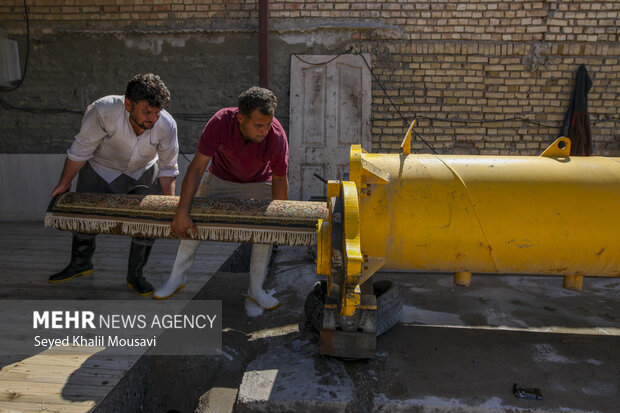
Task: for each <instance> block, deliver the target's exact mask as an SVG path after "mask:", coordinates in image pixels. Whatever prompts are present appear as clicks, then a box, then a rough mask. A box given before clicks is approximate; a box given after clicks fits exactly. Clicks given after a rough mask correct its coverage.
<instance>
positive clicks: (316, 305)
mask: <svg viewBox="0 0 620 413" xmlns="http://www.w3.org/2000/svg"><path fill="white" fill-rule="evenodd" d="M373 288H374V290H375V295H376V296H377V336H379V335H381V334H383V333H385V332H386V331H388V330H389V329H390V328H392V327H394V326H395V325H396V323H398V316H399V314H400V311H401V310H402V308H403V300H402V298H401V296H400V292H399V291H398V287H397V286H396V284H394V283H393V282H392V281H389V280H382V281H375V282H374V283H373ZM326 294H327V282H326V281H317V282H316V283H315V284H314V286H313V287H312V289H311V290H310V293H309V294H308V296H307V297H306V302H305V304H304V311H305V314H306V318H307V320H308V321H309V322H310V324H311V325H312V327H314V329H315V330H317V331H321V327H322V326H323V309H324V305H325V296H326Z"/></svg>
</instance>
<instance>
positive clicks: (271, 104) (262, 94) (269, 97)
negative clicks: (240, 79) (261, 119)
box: [239, 86, 278, 116]
mask: <svg viewBox="0 0 620 413" xmlns="http://www.w3.org/2000/svg"><path fill="white" fill-rule="evenodd" d="M277 106H278V98H276V95H274V94H273V92H272V91H271V90H269V89H265V88H262V87H258V86H253V87H251V88H249V89H248V90H246V91H245V92H243V93H242V94H240V95H239V113H241V114H242V115H245V116H251V115H252V112H254V110H256V109H260V112H261V113H262V114H263V115H267V116H273V115H274V113H275V112H276V107H277Z"/></svg>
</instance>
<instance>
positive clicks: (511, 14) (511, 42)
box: [0, 0, 620, 156]
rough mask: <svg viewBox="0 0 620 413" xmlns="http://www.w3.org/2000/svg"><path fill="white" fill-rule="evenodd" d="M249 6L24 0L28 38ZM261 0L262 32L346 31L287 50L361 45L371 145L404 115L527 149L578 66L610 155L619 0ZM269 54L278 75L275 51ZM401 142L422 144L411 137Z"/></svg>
mask: <svg viewBox="0 0 620 413" xmlns="http://www.w3.org/2000/svg"><path fill="white" fill-rule="evenodd" d="M257 3H258V2H257V1H235V0H227V1H198V0H172V1H163V0H131V1H130V0H96V1H95V0H28V4H29V12H30V13H29V17H30V27H31V37H32V38H33V39H34V42H35V43H34V47H35V48H36V42H37V41H44V40H45V39H46V37H49V36H57V35H59V34H66V33H69V34H71V33H74V34H75V33H77V34H81V35H83V34H87V33H126V32H138V33H140V32H142V33H151V34H152V33H155V34H157V33H167V32H172V33H192V32H196V31H198V32H201V33H205V32H207V33H208V32H214V33H230V32H243V31H253V30H255V29H256V27H257V17H258V7H257ZM269 7H270V28H271V33H272V34H271V36H272V37H271V38H272V43H273V42H274V41H277V40H279V39H281V38H283V37H284V36H286V35H290V34H291V33H295V32H297V34H299V35H302V36H303V35H304V34H306V33H308V36H310V34H313V33H316V32H317V31H321V30H323V31H329V30H346V31H347V33H349V34H350V35H349V36H348V37H347V41H345V42H342V41H339V42H333V43H327V42H324V44H314V43H313V44H310V43H308V44H309V45H307V46H305V47H301V48H300V47H297V49H296V50H295V52H296V53H306V54H311V53H315V52H316V53H321V54H326V53H332V54H335V53H339V52H342V51H343V50H347V49H349V48H351V50H352V52H366V53H370V54H371V56H372V69H373V72H374V74H375V75H376V79H374V78H373V105H372V134H373V148H372V149H373V150H374V151H392V150H394V149H395V148H397V147H398V146H399V144H400V140H401V139H402V137H403V135H404V133H405V131H406V123H407V122H409V121H411V120H413V119H414V118H415V119H417V120H418V127H417V129H416V130H417V132H418V133H419V134H420V136H421V137H422V138H423V139H424V140H425V141H427V142H428V144H429V145H430V146H431V147H433V148H434V150H436V151H437V152H439V153H472V154H524V155H534V154H539V153H540V152H541V151H542V150H543V149H544V148H545V147H546V146H548V145H549V144H550V143H551V142H552V141H553V140H554V138H555V137H556V136H557V134H558V133H559V128H560V125H561V123H562V120H563V118H564V114H565V112H566V109H567V107H568V103H569V100H570V96H571V93H572V89H573V83H574V76H575V72H576V70H577V67H578V66H579V65H580V64H582V63H583V64H585V65H586V67H587V69H588V71H589V73H590V76H591V77H592V79H593V82H594V86H593V88H592V90H591V92H590V94H589V96H588V99H589V111H590V114H591V122H592V135H593V138H594V148H595V154H599V155H606V156H620V132H618V130H620V103H619V102H620V96H619V94H620V41H619V40H620V39H619V34H618V28H619V27H620V16H619V14H620V1H561V0H558V1H523V0H511V1H491V0H465V1H442V0H434V1H419V0H416V1H414V0H411V1H383V2H377V1H366V2H363V1H332V2H327V1H318V0H315V1H311V0H310V1H302V0H298V1H275V0H272V1H270V6H269ZM0 21H2V22H3V23H2V24H1V25H2V26H3V27H4V28H5V29H7V30H8V32H9V35H13V36H17V37H20V38H23V37H24V35H25V24H24V15H23V2H22V1H20V0H4V1H3V2H2V4H1V5H0ZM273 64H274V65H280V66H281V67H280V69H277V72H278V73H285V75H284V76H286V73H287V72H286V68H287V65H288V62H274V63H273ZM377 79H378V81H377ZM274 81H275V82H279V83H280V84H282V85H288V79H275V80H274ZM215 86H217V85H215ZM211 87H213V85H211ZM282 88H286V86H282ZM21 93H22V94H28V93H32V94H36V93H37V91H28V90H26V91H25V92H23V91H22V92H21ZM282 94H284V93H282ZM6 95H7V94H6V93H5V94H0V97H2V98H3V99H11V98H7V97H6ZM18 96H19V95H18ZM22 96H23V95H22ZM13 99H15V100H14V104H19V99H18V98H13ZM285 101H286V100H285ZM403 119H406V121H405V120H403ZM414 148H415V150H423V151H426V150H428V149H427V148H426V145H424V144H423V143H422V142H421V141H419V140H418V141H416V142H415V144H414Z"/></svg>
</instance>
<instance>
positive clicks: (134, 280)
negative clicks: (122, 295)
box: [127, 239, 153, 295]
mask: <svg viewBox="0 0 620 413" xmlns="http://www.w3.org/2000/svg"><path fill="white" fill-rule="evenodd" d="M151 248H153V245H152V244H151V245H144V244H139V243H138V242H136V241H135V240H133V239H132V240H131V248H130V250H129V264H128V266H127V286H128V287H130V288H133V289H134V290H135V291H136V292H137V293H138V294H140V295H149V294H153V286H152V285H151V284H150V283H149V282H148V281H147V280H146V279H145V278H144V276H143V275H142V269H143V268H144V266H145V265H146V262H147V261H148V260H149V255H150V254H151Z"/></svg>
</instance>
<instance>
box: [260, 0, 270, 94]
mask: <svg viewBox="0 0 620 413" xmlns="http://www.w3.org/2000/svg"><path fill="white" fill-rule="evenodd" d="M258 84H259V85H260V86H261V87H264V88H269V0H259V2H258Z"/></svg>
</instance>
